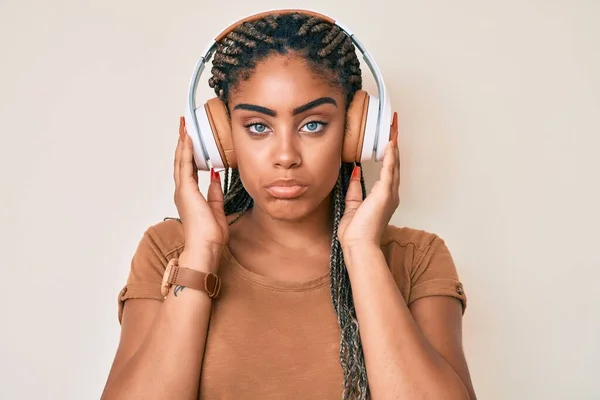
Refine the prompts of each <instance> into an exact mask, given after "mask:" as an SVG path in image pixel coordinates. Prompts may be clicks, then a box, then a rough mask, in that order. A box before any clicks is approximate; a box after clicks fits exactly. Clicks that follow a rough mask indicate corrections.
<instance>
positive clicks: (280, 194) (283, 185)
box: [265, 179, 308, 199]
mask: <svg viewBox="0 0 600 400" xmlns="http://www.w3.org/2000/svg"><path fill="white" fill-rule="evenodd" d="M307 189H308V185H307V184H305V183H303V182H300V181H298V180H296V179H278V180H275V181H273V182H271V183H269V184H268V185H267V186H265V190H266V191H267V193H269V194H270V195H271V196H272V197H275V198H277V199H293V198H296V197H298V196H300V195H302V194H303V193H304V192H306V190H307Z"/></svg>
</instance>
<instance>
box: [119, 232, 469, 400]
mask: <svg viewBox="0 0 600 400" xmlns="http://www.w3.org/2000/svg"><path fill="white" fill-rule="evenodd" d="M183 243H184V236H183V229H182V226H181V224H180V223H179V222H177V221H174V220H166V221H163V222H160V223H158V224H156V225H154V226H151V227H150V228H148V230H147V231H146V232H145V233H144V235H143V237H142V239H141V241H140V243H139V246H138V248H137V250H136V252H135V254H134V256H133V260H132V263H131V271H130V274H129V278H128V280H127V285H126V286H125V287H124V288H123V290H122V291H121V292H120V293H119V299H118V317H119V322H120V321H121V316H122V311H123V303H124V302H125V301H126V300H127V299H133V298H145V299H156V300H158V301H162V296H161V293H160V284H161V281H162V277H163V272H164V270H165V268H166V265H167V263H168V261H169V260H170V259H171V258H172V257H178V256H179V254H180V253H181V251H182V249H183ZM381 249H382V251H383V252H384V254H385V258H386V260H387V262H388V265H389V267H390V269H391V272H392V274H393V276H394V279H395V280H396V282H397V284H398V288H399V290H400V292H401V293H402V295H403V297H404V299H405V300H406V302H407V303H408V304H410V303H412V302H414V301H415V300H417V299H420V298H422V297H426V296H452V297H455V298H458V299H460V300H461V301H462V304H463V312H464V309H465V307H466V301H467V299H466V295H465V293H464V290H463V286H462V284H461V283H460V281H459V279H458V275H457V271H456V267H455V265H454V262H453V259H452V256H451V255H450V252H449V251H448V248H447V247H446V245H445V244H444V242H443V241H442V239H440V238H439V237H438V236H436V235H434V234H431V233H427V232H424V231H420V230H414V229H409V228H398V227H394V226H388V227H387V229H386V230H385V233H384V235H383V238H382V241H381ZM276 267H277V266H275V265H274V266H273V268H276ZM219 276H220V277H221V279H222V288H221V292H220V295H219V297H218V298H217V299H216V300H215V302H214V303H213V307H212V313H211V319H210V324H209V331H208V337H207V342H206V350H205V354H204V361H203V366H202V374H201V376H200V377H199V379H200V393H199V398H200V399H211V400H213V399H306V398H316V399H339V398H340V397H341V394H342V390H343V388H342V369H341V366H340V364H339V342H340V336H339V328H338V324H337V319H336V316H335V313H334V310H333V306H332V303H331V298H330V289H329V276H328V275H325V276H322V277H320V278H318V279H315V280H312V281H310V282H301V283H286V282H278V281H275V280H273V279H269V278H266V277H264V276H260V275H257V274H255V273H253V272H251V271H249V270H247V269H245V268H244V267H243V266H242V265H240V264H239V263H238V262H237V261H236V260H235V258H234V257H233V256H232V254H231V252H230V251H229V249H228V248H226V249H225V251H224V253H223V256H222V259H221V265H220V269H219Z"/></svg>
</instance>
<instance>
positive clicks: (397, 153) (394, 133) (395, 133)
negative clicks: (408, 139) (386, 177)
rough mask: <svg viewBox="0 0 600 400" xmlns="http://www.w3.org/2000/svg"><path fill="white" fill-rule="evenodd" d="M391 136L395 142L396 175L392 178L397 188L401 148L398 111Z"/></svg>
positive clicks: (398, 184)
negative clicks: (399, 143)
mask: <svg viewBox="0 0 600 400" xmlns="http://www.w3.org/2000/svg"><path fill="white" fill-rule="evenodd" d="M391 130H392V132H391V135H390V136H391V138H392V142H393V143H394V148H395V151H394V167H395V168H394V176H393V178H392V188H393V189H394V190H397V189H398V187H399V186H400V149H399V147H398V113H396V112H395V113H394V118H393V119H392V127H391Z"/></svg>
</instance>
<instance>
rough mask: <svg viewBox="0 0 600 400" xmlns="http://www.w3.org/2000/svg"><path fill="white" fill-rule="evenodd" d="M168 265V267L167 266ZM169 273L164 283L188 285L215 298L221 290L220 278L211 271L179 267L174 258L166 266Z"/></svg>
mask: <svg viewBox="0 0 600 400" xmlns="http://www.w3.org/2000/svg"><path fill="white" fill-rule="evenodd" d="M169 267H170V268H169ZM165 272H167V273H168V274H169V275H168V277H167V279H166V283H168V284H169V285H178V286H184V287H189V288H190V289H195V290H200V291H202V292H205V293H206V294H208V297H210V298H217V297H218V296H219V292H220V291H221V279H220V278H219V277H218V276H217V275H215V274H213V273H212V272H208V273H206V272H201V271H196V270H195V269H190V268H181V267H180V266H179V265H178V263H177V260H176V259H172V260H171V261H170V262H169V266H168V267H167V271H165Z"/></svg>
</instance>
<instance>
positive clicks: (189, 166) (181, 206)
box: [173, 117, 229, 272]
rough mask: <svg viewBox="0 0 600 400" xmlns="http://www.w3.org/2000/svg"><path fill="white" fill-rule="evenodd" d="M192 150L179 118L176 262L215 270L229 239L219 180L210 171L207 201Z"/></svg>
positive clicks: (176, 181)
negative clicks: (180, 245) (181, 243)
mask: <svg viewBox="0 0 600 400" xmlns="http://www.w3.org/2000/svg"><path fill="white" fill-rule="evenodd" d="M192 149H193V147H192V140H191V139H190V137H189V136H188V134H187V130H186V128H185V120H184V118H183V117H181V118H180V121H179V142H178V143H177V149H176V151H175V168H174V173H173V177H174V179H175V205H176V206H177V211H178V212H179V218H180V219H181V222H182V224H183V231H184V235H185V248H184V250H183V252H182V254H181V255H180V257H179V263H180V265H181V266H182V267H185V268H193V269H197V270H201V271H204V272H208V271H210V272H216V271H217V269H218V267H219V260H220V257H221V253H222V251H223V249H224V248H225V246H226V245H227V241H228V240H229V224H228V223H227V218H226V216H225V210H224V208H223V190H222V188H221V179H220V177H219V174H218V173H216V172H214V170H211V172H210V185H209V187H208V193H207V199H208V201H207V199H205V198H204V196H203V195H202V193H200V189H199V188H198V168H197V167H196V163H195V162H194V156H193V150H192Z"/></svg>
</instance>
